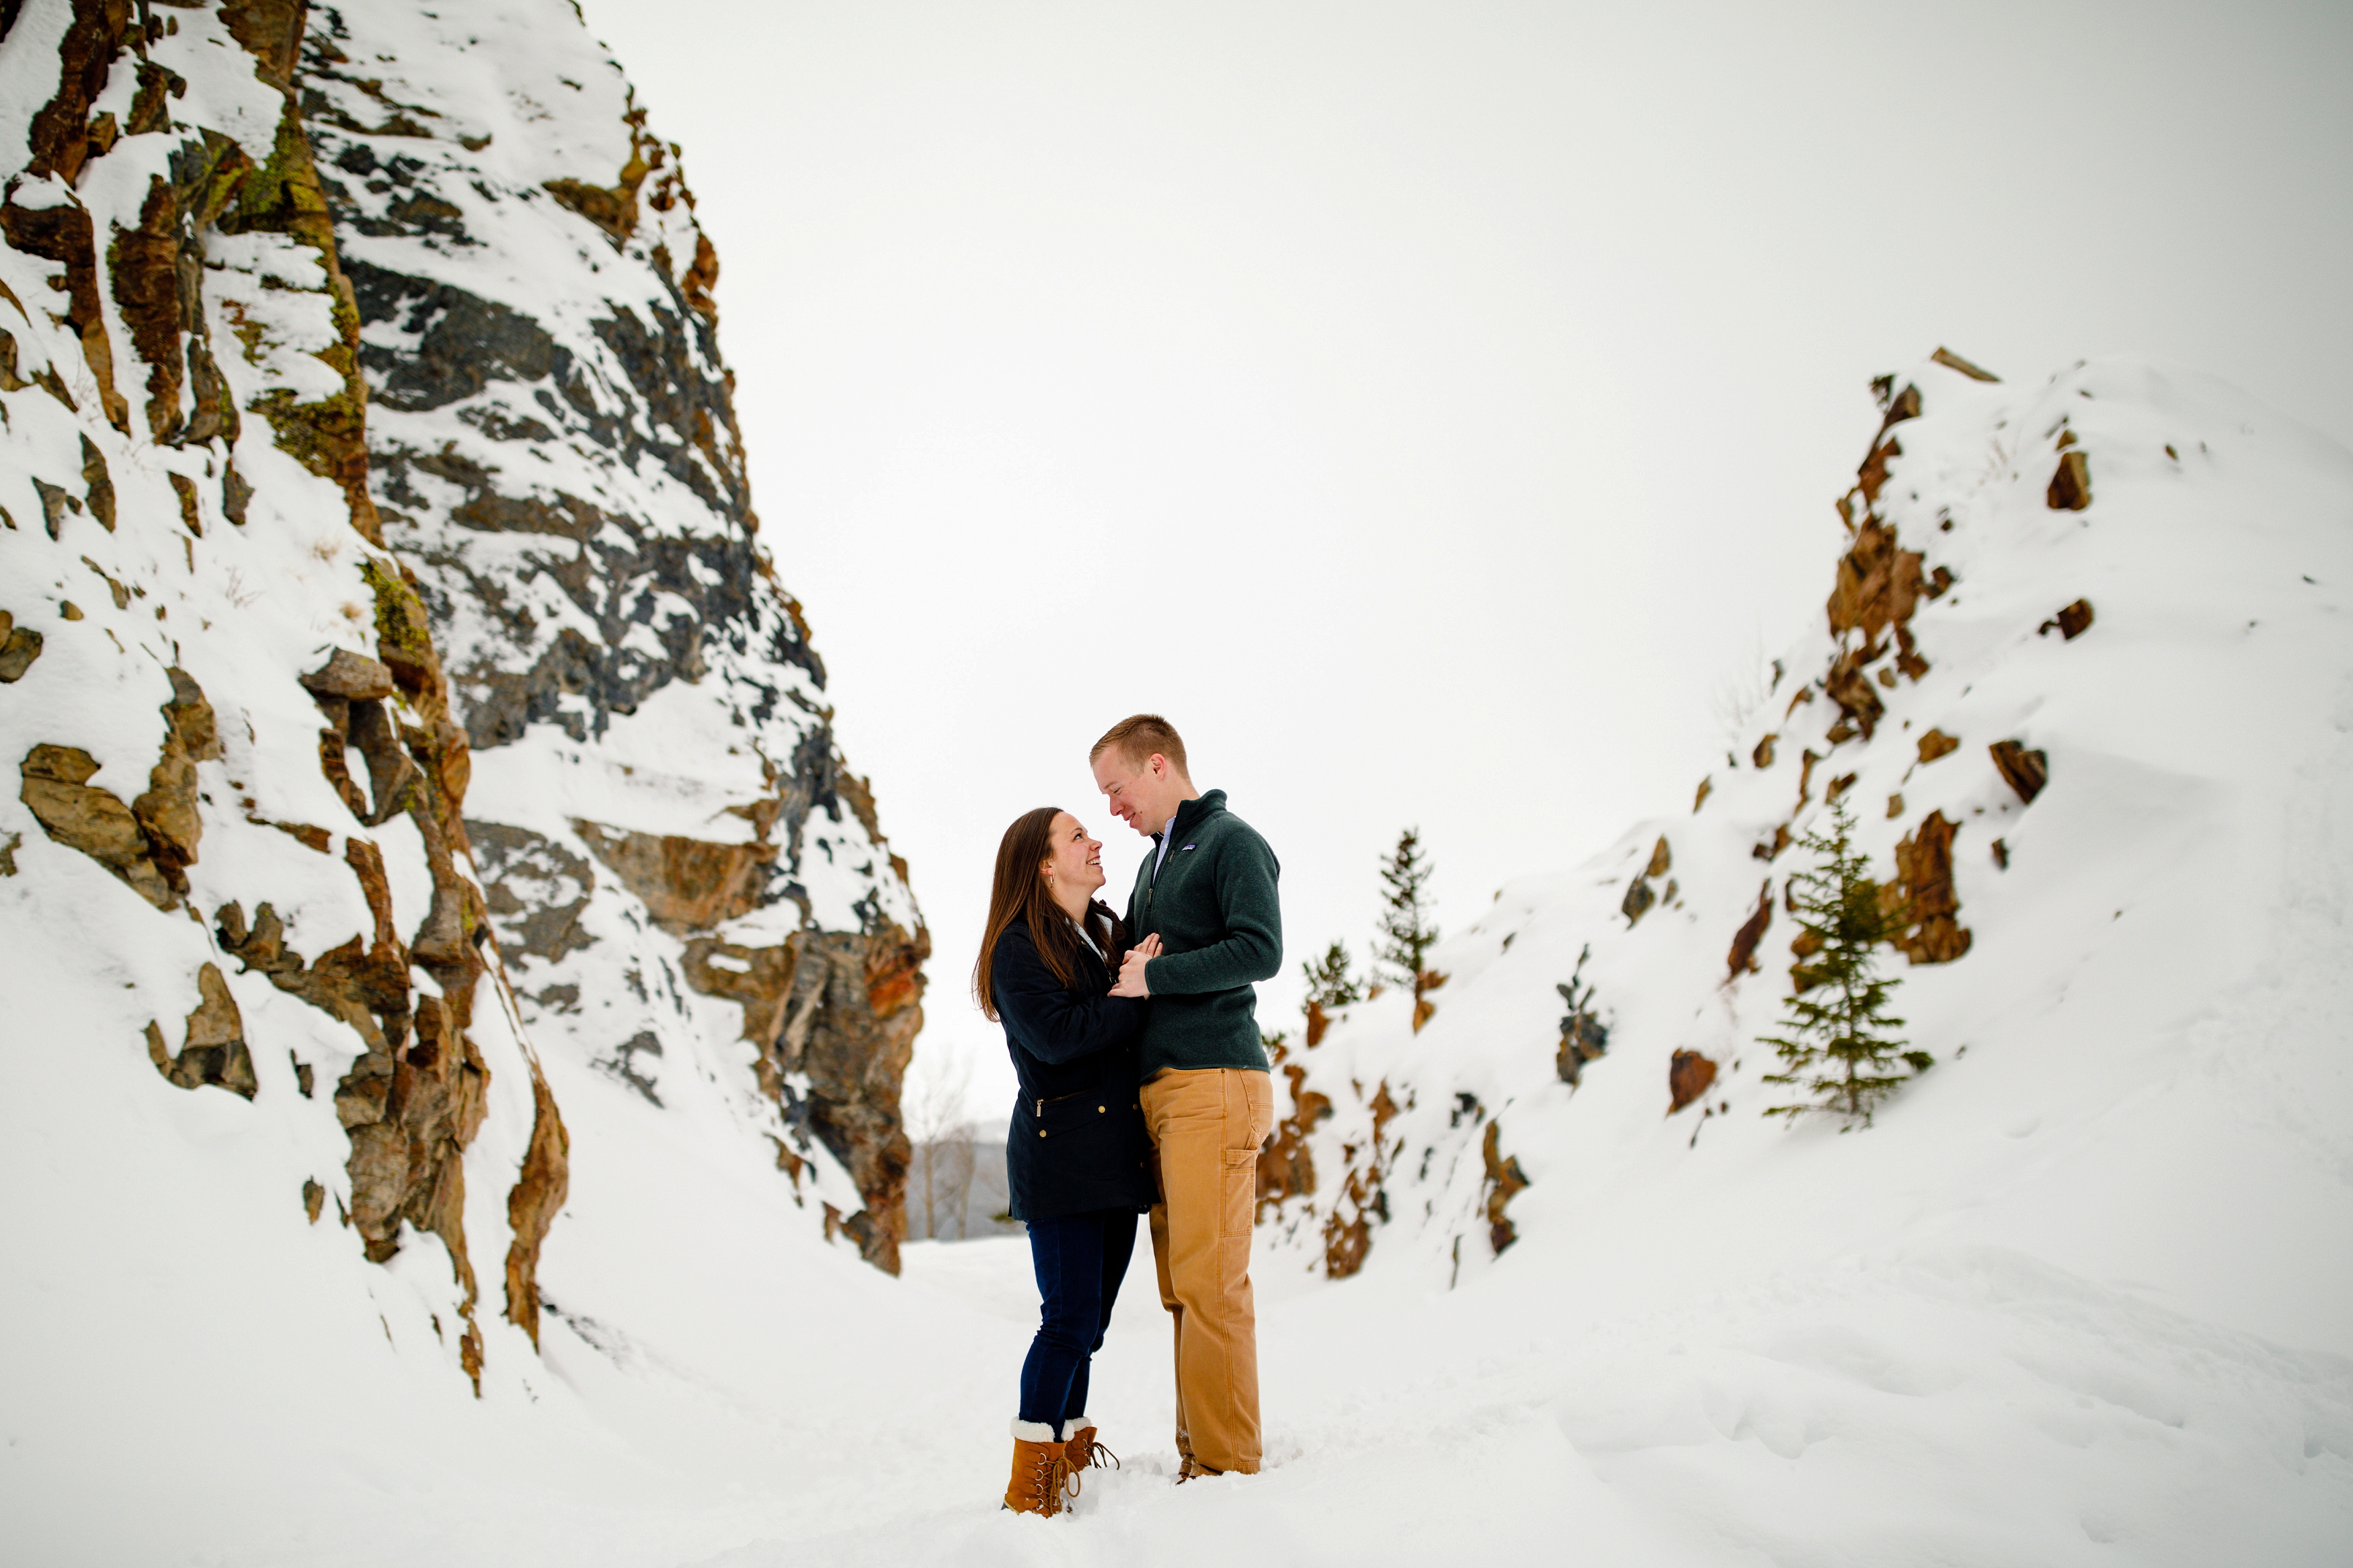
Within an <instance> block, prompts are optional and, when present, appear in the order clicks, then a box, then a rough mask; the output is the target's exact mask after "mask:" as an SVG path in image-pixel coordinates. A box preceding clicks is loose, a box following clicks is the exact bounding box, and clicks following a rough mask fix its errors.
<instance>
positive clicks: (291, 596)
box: [0, 0, 926, 1386]
mask: <svg viewBox="0 0 2353 1568" xmlns="http://www.w3.org/2000/svg"><path fill="white" fill-rule="evenodd" d="M447 16H448V19H447V20H445V19H444V17H443V16H437V14H436V13H435V12H434V11H432V10H429V9H427V8H425V7H423V6H415V5H375V6H368V7H346V8H341V9H331V8H323V7H322V8H317V9H306V8H305V7H304V6H303V5H301V4H300V3H290V0H220V3H219V4H200V3H194V0H173V3H170V4H158V5H147V4H143V3H142V4H139V5H132V4H130V3H129V0H29V3H27V4H25V5H22V6H21V7H19V6H16V5H11V6H10V7H8V9H7V10H6V12H5V17H0V22H5V36H0V165H5V186H0V190H5V201H0V237H5V242H6V243H5V248H0V755H5V760H6V762H7V763H8V764H9V766H10V767H11V768H12V769H14V770H15V772H16V774H17V778H16V781H15V787H14V788H12V789H11V790H9V791H8V792H6V796H5V800H0V922H5V937H0V947H5V952H7V954H8V964H7V971H8V980H9V983H10V985H11V987H12V991H13V999H14V1001H15V1004H16V1007H17V1008H18V1010H19V1014H20V1016H21V1017H23V1018H26V1019H37V1020H43V1021H44V1022H43V1023H42V1025H41V1026H40V1027H39V1028H33V1027H30V1026H28V1027H26V1029H24V1030H22V1031H20V1032H18V1033H17V1034H16V1036H15V1037H12V1038H11V1039H10V1041H9V1046H8V1049H9V1053H10V1055H11V1058H12V1063H11V1071H12V1074H15V1075H16V1076H17V1077H18V1078H21V1079H23V1081H20V1082H17V1083H16V1097H17V1098H18V1100H20V1101H22V1102H24V1103H26V1104H27V1105H31V1104H37V1103H38V1098H37V1097H38V1096H39V1095H50V1094H65V1095H71V1096H79V1097H80V1099H82V1100H90V1101H96V1102H102V1103H105V1104H109V1105H120V1106H121V1108H122V1115H123V1116H125V1117H127V1118H129V1119H130V1122H131V1123H132V1124H135V1125H141V1126H146V1127H149V1128H150V1129H151V1131H153V1133H154V1135H155V1136H157V1137H160V1138H163V1139H164V1140H165V1141H166V1142H167V1143H168V1142H170V1141H171V1140H172V1139H173V1138H174V1136H175V1134H174V1132H173V1131H172V1129H173V1128H174V1127H176V1128H178V1130H179V1131H178V1134H177V1136H183V1137H188V1138H195V1139H196V1143H192V1144H190V1145H189V1148H190V1149H191V1150H194V1149H195V1147H197V1145H198V1144H203V1145H204V1146H206V1147H215V1146H218V1145H219V1144H220V1143H221V1141H222V1140H227V1141H228V1143H229V1144H231V1145H233V1146H235V1147H237V1148H240V1149H251V1150H254V1151H265V1150H266V1151H268V1152H266V1153H263V1152H255V1153H254V1155H253V1158H254V1159H255V1160H257V1161H259V1163H261V1164H262V1165H264V1166H266V1167H267V1168H268V1169H269V1171H271V1172H274V1173H275V1174H274V1175H272V1176H271V1177H270V1178H269V1179H270V1180H271V1181H273V1182H280V1183H282V1185H283V1187H284V1204H285V1206H286V1211H287V1213H288V1214H290V1215H294V1216H296V1223H297V1224H300V1225H308V1226H321V1225H325V1224H328V1223H330V1221H334V1222H340V1224H341V1225H343V1226H348V1227H349V1228H350V1230H351V1231H352V1232H353V1236H352V1237H351V1241H350V1245H351V1247H353V1249H354V1250H355V1252H357V1253H359V1254H362V1255H364V1257H365V1258H367V1259H369V1260H371V1261H372V1262H374V1263H377V1264H381V1265H385V1266H387V1275H386V1281H385V1283H384V1284H382V1285H378V1284H375V1283H371V1284H370V1285H369V1286H368V1287H367V1289H368V1290H369V1292H370V1293H373V1294H376V1295H377V1299H378V1300H380V1301H385V1300H391V1299H392V1298H391V1297H389V1296H385V1295H383V1294H382V1293H381V1292H382V1291H384V1290H391V1291H393V1292H394V1293H395V1294H400V1293H401V1292H413V1293H415V1294H416V1296H417V1299H418V1300H421V1302H422V1304H423V1308H424V1310H423V1312H422V1316H423V1317H424V1318H426V1319H429V1321H430V1323H431V1327H432V1332H433V1335H434V1337H435V1339H436V1341H437V1342H438V1344H439V1346H440V1347H441V1350H442V1352H444V1353H446V1354H447V1355H448V1357H449V1358H450V1359H451V1360H452V1361H453V1362H454V1363H456V1364H457V1365H459V1366H460V1367H462V1368H463V1370H464V1371H465V1372H466V1373H468V1374H469V1375H470V1376H471V1377H473V1379H474V1380H475V1382H476V1384H477V1385H478V1386H479V1384H480V1377H481V1373H482V1368H483V1364H484V1361H485V1356H486V1353H487V1347H488V1346H489V1344H490V1343H491V1342H492V1341H493V1340H494V1339H495V1337H496V1333H497V1332H500V1331H502V1330H499V1329H497V1328H496V1326H495V1324H493V1323H492V1322H491V1321H488V1316H487V1315H486V1314H485V1313H483V1312H481V1311H480V1310H478V1308H480V1306H481V1304H482V1301H483V1298H484V1297H485V1296H486V1295H487V1296H491V1297H492V1298H493V1300H494V1302H495V1305H496V1309H497V1311H496V1316H498V1317H502V1318H503V1319H504V1320H506V1321H507V1322H509V1323H511V1324H512V1330H511V1331H512V1332H514V1333H517V1334H521V1335H524V1336H528V1338H529V1340H531V1341H535V1340H536V1338H537V1335H538V1331H539V1323H540V1310H541V1296H542V1287H543V1275H544V1270H543V1267H542V1263H543V1247H545V1246H546V1245H548V1243H549V1238H550V1236H551V1233H552V1230H553V1233H554V1235H555V1236H556V1237H558V1240H559V1244H560V1237H561V1228H560V1226H559V1224H558V1215H559V1212H560V1211H561V1210H562V1208H563V1206H564V1205H565V1201H566V1194H567V1192H568V1191H569V1190H571V1188H572V1186H573V1184H574V1178H575V1175H576V1174H577V1173H578V1172H579V1171H580V1169H581V1163H582V1162H583V1161H589V1162H594V1161H596V1160H597V1159H599V1158H603V1157H605V1156H604V1154H602V1153H601V1152H600V1149H608V1148H610V1147H611V1146H613V1145H615V1144H617V1143H620V1142H627V1141H628V1140H629V1139H632V1138H637V1137H639V1136H659V1125H660V1120H661V1119H662V1118H663V1117H664V1116H665V1115H666V1114H667V1113H669V1112H670V1109H671V1108H673V1107H674V1106H676V1105H677V1104H678V1103H679V1102H680V1101H681V1100H696V1099H697V1098H698V1097H700V1099H702V1100H708V1101H710V1102H712V1105H714V1106H715V1107H716V1108H717V1109H718V1110H720V1111H721V1112H722V1115H721V1122H720V1124H723V1125H724V1126H725V1127H727V1128H729V1129H731V1132H730V1134H729V1135H731V1136H735V1137H740V1138H742V1139H744V1140H746V1141H749V1142H759V1143H760V1144H761V1145H762V1146H763V1147H764V1148H769V1149H772V1159H773V1164H774V1166H775V1171H774V1173H773V1174H772V1176H771V1177H770V1179H771V1180H773V1181H774V1182H775V1183H776V1184H779V1186H780V1188H783V1189H788V1190H790V1191H791V1192H793V1193H794V1194H796V1195H797V1197H798V1198H799V1199H801V1200H802V1201H803V1203H804V1204H805V1206H806V1210H807V1214H808V1220H809V1223H810V1225H811V1226H824V1227H825V1229H826V1230H827V1231H828V1234H836V1233H839V1234H846V1235H847V1237H849V1239H850V1240H852V1241H853V1242H854V1243H855V1244H856V1246H857V1247H859V1248H860V1251H861V1252H862V1253H863V1254H864V1255H865V1256H866V1257H867V1258H869V1259H871V1261H873V1262H874V1263H876V1264H877V1265H879V1266H881V1267H882V1268H895V1267H896V1259H897V1244H898V1240H899V1238H900V1236H901V1235H902V1229H903V1222H902V1189H903V1182H904V1173H905V1168H906V1159H907V1150H906V1141H905V1138H904V1136H903V1134H902V1131H900V1127H899V1121H898V1086H899V1079H900V1076H901V1073H902V1070H903V1068H904V1066H905V1063H906V1060H907V1057H908V1053H909V1050H910V1048H911V1045H912V1040H913V1035H914V1032H915V1030H916V1029H917V1028H918V1027H919V1026H920V1022H921V1017H922V1014H921V1009H920V1005H919V1003H920V996H921V990H922V984H923V980H922V975H921V972H920V965H921V963H922V961H923V957H924V955H925V952H926V940H925V937H924V934H923V926H922V922H921V920H920V917H919V916H918V914H917V912H916V910H915V908H914V905H913V899H912V897H911V896H910V894H909V892H908V889H907V885H906V880H905V875H904V869H903V868H902V866H901V865H899V863H898V862H897V861H895V860H894V859H893V858H892V857H891V856H890V854H889V851H888V848H887V846H886V845H885V843H884V840H883V838H882V836H881V830H880V827H879V826H878V824H877V820H876V816H875V812H874V806H873V803H872V798H871V794H870V793H869V791H868V789H867V786H866V784H865V783H864V782H863V781H862V780H860V779H859V778H857V777H856V776H855V775H853V774H852V773H849V770H848V768H847V766H846V765H845V764H844V763H843V761H842V759H841V757H840V755H839V752H838V750H837V749H836V747H835V745H834V743H833V740H832V734H831V731H830V728H829V718H830V713H829V710H828V708H827V707H826V705H825V702H824V700H823V681H824V670H823V665H822V663H821V662H820V661H819V660H818V657H817V655H816V653H815V651H814V649H813V648H812V647H810V645H809V640H808V635H807V626H806V624H805V622H804V621H803V619H802V617H801V615H800V612H799V609H798V607H797V605H796V604H795V603H794V601H793V600H792V599H791V597H790V596H789V595H787V594H786V593H785V591H784V590H783V589H782V588H781V587H780V586H779V585H778V584H777V583H776V577H775V574H774V572H773V569H772V566H771V564H770V562H769V560H768V558H767V556H766V554H765V552H763V551H762V550H761V549H760V547H759V546H758V544H757V543H756V542H755V540H754V532H755V531H756V528H757V520H756V519H755V518H754V515H753V513H752V512H751V510H750V507H749V503H748V495H747V491H746V487H745V484H744V471H743V460H742V453H741V448H740V444H739V441H738V438H737V435H736V431H735V428H734V421H733V413H732V409H731V405H730V398H729V386H730V378H729V375H728V373H727V372H726V370H725V368H724V366H723V363H722V362H721V360H720V358H719V355H718V351H717V346H716V338H715V330H716V311H715V308H714V306H713V304H712V294H711V289H712V284H713V282H714V281H715V279H716V276H717V263H716V261H715V259H714V258H713V256H712V251H711V247H710V246H709V244H708V242H707V241H705V240H704V239H703V238H702V236H701V234H700V232H699V231H698V230H697V229H696V227H695V226H694V223H693V218H692V213H691V196H690V195H688V193H687V192H686V189H685V186H684V184H683V183H682V181H681V177H680V173H679V168H678V156H677V151H676V149H675V148H670V147H664V146H662V145H660V144H659V143H658V142H655V141H654V140H653V139H652V138H651V136H650V135H649V132H647V130H646V128H645V116H644V115H643V113H642V112H640V111H638V110H636V109H635V108H634V107H632V106H631V105H630V103H629V102H628V90H627V88H626V86H625V84H624V83H623V82H622V80H621V79H620V76H619V73H618V71H617V68H616V67H615V66H614V64H613V63H612V61H611V60H610V59H609V58H607V56H605V54H604V53H603V51H602V50H601V49H600V48H599V47H597V46H596V44H595V43H594V42H593V41H592V40H591V39H589V38H588V37H587V36H586V32H585V30H584V29H583V27H582V26H581V24H580V21H579V18H578V16H576V14H575V12H574V11H573V9H572V8H571V7H570V6H569V5H565V4H563V3H562V0H547V3H544V4H525V5H511V6H507V7H504V8H501V10H499V11H497V12H496V13H495V14H491V15H482V14H473V13H468V14H466V15H464V16H459V15H458V13H457V11H456V10H455V9H454V8H452V9H450V10H449V11H448V13H447ZM500 28H502V29H504V30H505V33H504V35H503V36H502V37H500V38H495V39H493V38H489V37H487V35H488V33H489V32H490V31H493V30H496V29H500ZM526 40H527V41H528V42H527V46H526ZM486 44H496V45H500V46H502V47H500V48H499V50H498V51H497V53H496V54H495V56H493V54H491V52H488V51H487V50H486V48H485V45H486ZM493 58H495V59H496V60H497V61H498V64H497V65H496V66H495V67H494V66H493V65H492V64H491V61H492V59H493ZM517 62H528V63H529V66H530V68H529V69H521V70H519V69H517V68H515V67H516V65H517ZM12 149H13V151H10V150H12ZM66 1039H70V1041H71V1047H70V1052H69V1056H68V1057H66V1058H53V1057H52V1056H50V1055H47V1054H38V1055H28V1054H27V1053H42V1052H44V1050H45V1047H55V1046H56V1045H58V1044H59V1043H62V1042H63V1041H64V1040H66ZM574 1063H577V1064H582V1065H584V1066H589V1067H593V1068H594V1069H595V1070H594V1071H593V1072H583V1073H574V1074H571V1075H570V1076H569V1077H567V1076H566V1075H565V1072H562V1071H558V1070H557V1069H558V1068H568V1065H569V1064H574ZM51 1072H61V1073H64V1074H66V1075H67V1077H66V1080H65V1082H64V1083H63V1084H54V1083H50V1082H48V1080H47V1079H43V1078H42V1077H41V1076H40V1075H42V1074H44V1073H51ZM26 1074H30V1075H32V1076H30V1077H29V1078H27V1077H25V1076H24V1075H26ZM559 1082H561V1083H568V1084H570V1085H571V1086H572V1087H569V1088H566V1089H565V1091H564V1095H563V1097H562V1098H563V1099H564V1100H568V1101H570V1102H571V1103H570V1104H569V1105H564V1106H560V1105H559V1096H558V1093H557V1092H556V1089H557V1086H558V1084H559ZM599 1093H603V1094H608V1095H610V1096H611V1097H613V1098H614V1099H615V1100H616V1101H617V1104H618V1105H619V1106H620V1107H621V1109H619V1110H615V1109H613V1108H610V1107H603V1106H596V1107H592V1108H591V1109H592V1110H594V1111H595V1114H594V1115H593V1116H591V1117H590V1121H591V1122H592V1123H593V1124H594V1125H595V1127H596V1130H597V1131H596V1138H594V1139H590V1138H586V1137H584V1136H582V1135H581V1132H580V1126H581V1124H580V1120H579V1115H578V1113H577V1112H578V1108H579V1106H580V1104H581V1101H582V1097H583V1096H584V1095H587V1096H590V1097H593V1096H595V1095H596V1094H599ZM175 1096H176V1097H183V1098H184V1099H185V1100H186V1109H185V1110H174V1109H173V1106H172V1105H171V1104H168V1103H166V1101H169V1100H170V1099H171V1097H175ZM158 1097H163V1098H162V1099H160V1100H159V1098H158ZM187 1097H193V1098H187ZM213 1100H218V1101H221V1102H223V1103H227V1104H234V1105H236V1106H237V1108H238V1109H237V1110H236V1111H235V1112H234V1113H233V1114H231V1113H225V1112H222V1111H219V1110H213V1109H211V1108H210V1106H209V1104H208V1102H209V1101H213ZM628 1108H634V1109H633V1110H632V1109H628ZM567 1110H571V1111H574V1112H575V1114H574V1117H573V1126H572V1127H571V1128H570V1129H567V1126H566V1111H567ZM27 1114H28V1115H30V1112H29V1110H28V1112H27ZM224 1115H227V1116H228V1118H229V1119H228V1120H227V1121H223V1120H221V1118H222V1117H223V1116H224ZM191 1117H193V1118H194V1119H195V1120H194V1121H190V1120H189V1118H191ZM632 1118H636V1119H637V1120H634V1121H633V1120H631V1119H632ZM175 1119H176V1120H175ZM649 1119H650V1120H649ZM33 1125H37V1119H35V1121H28V1122H26V1126H33ZM199 1126H201V1127H203V1128H206V1129H208V1130H209V1131H206V1132H204V1133H202V1134H198V1133H196V1132H195V1131H192V1129H195V1128H196V1127H199ZM648 1129H650V1130H652V1131H642V1130H648ZM20 1131H21V1129H20ZM763 1158H764V1160H766V1159H769V1158H770V1156H767V1155H764V1156H763ZM189 1159H190V1164H189V1169H190V1170H191V1172H192V1173H193V1172H195V1171H196V1170H198V1169H199V1168H207V1169H208V1168H209V1167H204V1166H203V1164H202V1161H201V1159H199V1158H198V1157H197V1156H196V1155H195V1154H194V1153H193V1152H192V1153H191V1155H190V1157H189ZM167 1168H168V1166H167ZM189 1179H191V1180H198V1179H200V1178H198V1177H196V1176H195V1175H193V1174H192V1175H191V1177H190V1178H189ZM126 1201H129V1200H126ZM222 1201H223V1202H224V1203H227V1202H228V1201H229V1200H228V1199H227V1198H226V1197H224V1198H223V1200H222ZM420 1237H430V1238H433V1239H435V1240H438V1242H439V1243H440V1247H439V1248H438V1249H436V1250H439V1251H445V1252H446V1254H447V1258H448V1265H449V1267H448V1269H447V1271H446V1275H445V1276H444V1277H443V1279H441V1281H440V1282H438V1283H437V1282H435V1280H434V1279H431V1278H429V1277H427V1276H423V1275H419V1274H417V1272H416V1271H415V1269H414V1268H409V1267H407V1266H406V1265H405V1264H401V1263H400V1262H399V1260H401V1259H403V1258H412V1257H414V1256H415V1255H416V1253H417V1240H418V1238H420ZM485 1274H487V1276H488V1278H487V1279H485V1277H484V1276H485ZM402 1299H403V1300H406V1299H407V1297H406V1296H403V1297H402ZM397 1318H398V1313H397V1312H396V1311H394V1310H392V1309H390V1308H387V1309H386V1316H385V1333H386V1335H387V1336H388V1337H389V1336H391V1334H392V1323H393V1321H396V1319H397Z"/></svg>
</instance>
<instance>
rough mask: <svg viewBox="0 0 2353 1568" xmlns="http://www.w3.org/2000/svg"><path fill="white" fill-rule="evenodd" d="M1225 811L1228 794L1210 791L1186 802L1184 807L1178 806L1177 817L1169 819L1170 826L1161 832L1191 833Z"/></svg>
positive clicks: (1214, 790)
mask: <svg viewBox="0 0 2353 1568" xmlns="http://www.w3.org/2000/svg"><path fill="white" fill-rule="evenodd" d="M1225 809H1226V792H1225V791H1224V790H1221V789H1213V790H1210V791H1208V792H1207V793H1205V794H1202V795H1196V796H1194V797H1193V798H1192V799H1191V800H1188V801H1186V802H1184V803H1183V804H1182V805H1178V806H1177V808H1176V816H1172V817H1170V818H1169V819H1168V826H1166V827H1165V828H1163V829H1161V831H1162V832H1163V833H1190V832H1192V831H1193V829H1195V828H1196V827H1198V826H1201V824H1202V822H1203V821H1204V820H1205V819H1207V818H1208V817H1210V816H1215V815H1216V814H1218V813H1219V812H1221V811H1223V810H1225Z"/></svg>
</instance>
